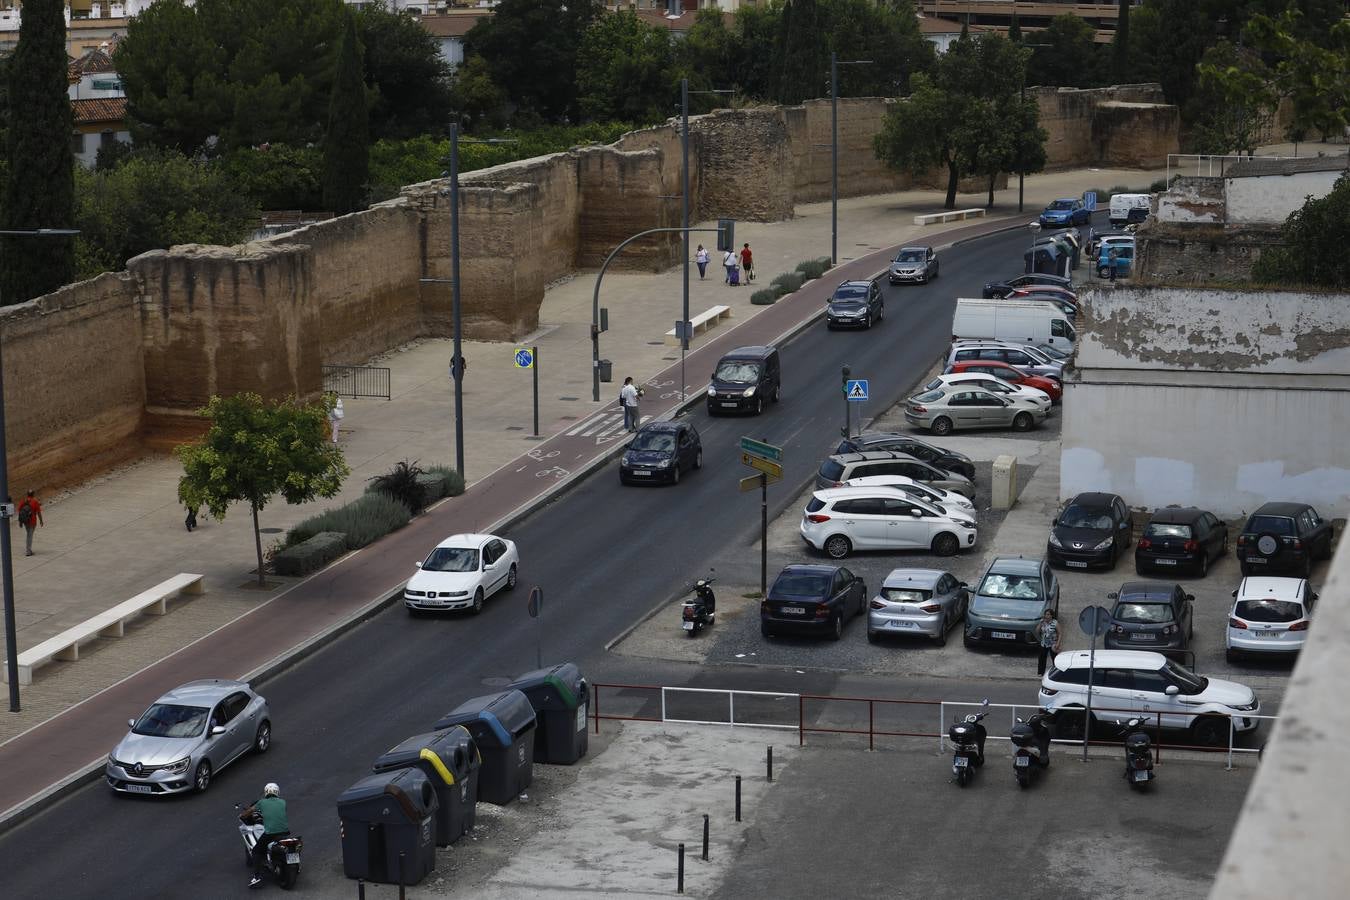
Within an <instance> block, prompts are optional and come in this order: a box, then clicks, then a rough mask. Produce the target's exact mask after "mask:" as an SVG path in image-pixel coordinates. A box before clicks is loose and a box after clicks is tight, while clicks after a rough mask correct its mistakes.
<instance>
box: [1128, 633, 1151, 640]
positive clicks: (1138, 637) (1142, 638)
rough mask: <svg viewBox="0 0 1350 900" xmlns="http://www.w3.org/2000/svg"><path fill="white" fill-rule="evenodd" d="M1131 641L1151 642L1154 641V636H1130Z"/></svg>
mask: <svg viewBox="0 0 1350 900" xmlns="http://www.w3.org/2000/svg"><path fill="white" fill-rule="evenodd" d="M1130 640H1132V641H1151V640H1153V635H1151V634H1132V635H1130Z"/></svg>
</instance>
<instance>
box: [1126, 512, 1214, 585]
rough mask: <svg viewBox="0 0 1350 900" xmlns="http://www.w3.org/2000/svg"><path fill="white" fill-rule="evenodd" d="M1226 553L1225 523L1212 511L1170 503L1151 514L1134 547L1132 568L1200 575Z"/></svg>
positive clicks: (1141, 572) (1143, 571) (1139, 571)
mask: <svg viewBox="0 0 1350 900" xmlns="http://www.w3.org/2000/svg"><path fill="white" fill-rule="evenodd" d="M1227 555H1228V526H1227V525H1225V524H1224V523H1223V522H1220V521H1219V517H1218V516H1216V515H1214V513H1211V512H1206V511H1205V510H1203V509H1195V508H1194V507H1189V506H1188V507H1180V506H1169V507H1167V508H1166V509H1160V510H1158V511H1157V512H1155V513H1154V514H1153V518H1151V519H1149V520H1148V524H1147V525H1145V526H1144V532H1143V534H1141V535H1140V536H1139V543H1137V544H1136V545H1135V547H1134V570H1135V571H1136V572H1138V573H1139V574H1140V575H1146V574H1148V573H1149V572H1151V571H1167V572H1176V571H1178V570H1180V569H1185V570H1187V571H1189V572H1194V573H1195V574H1196V575H1199V576H1201V577H1203V576H1204V575H1205V573H1206V572H1208V571H1209V564H1210V563H1212V562H1214V561H1215V560H1217V559H1222V558H1223V557H1225V556H1227Z"/></svg>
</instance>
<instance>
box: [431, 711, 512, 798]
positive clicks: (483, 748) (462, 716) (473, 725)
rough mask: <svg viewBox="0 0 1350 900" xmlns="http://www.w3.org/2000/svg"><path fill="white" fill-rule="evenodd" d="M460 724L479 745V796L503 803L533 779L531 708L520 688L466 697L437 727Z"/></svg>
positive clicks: (443, 717) (442, 718)
mask: <svg viewBox="0 0 1350 900" xmlns="http://www.w3.org/2000/svg"><path fill="white" fill-rule="evenodd" d="M452 725H463V726H464V727H465V728H467V729H468V731H469V734H471V735H472V736H473V742H474V743H475V744H476V745H477V746H478V753H479V756H480V757H481V758H482V760H483V763H482V767H481V768H480V769H479V770H478V799H479V800H480V801H482V802H483V803H495V804H497V805H498V806H505V805H506V804H508V803H510V802H511V801H512V800H514V799H516V797H517V796H518V795H519V794H520V792H521V791H523V790H525V788H527V787H529V786H530V782H531V781H533V780H534V728H535V717H534V708H533V707H532V706H530V701H529V700H528V699H527V698H526V696H525V695H524V694H522V693H521V692H520V691H504V692H502V693H500V694H488V695H486V696H483V697H474V698H473V699H472V700H466V701H465V702H463V703H461V704H460V705H459V706H457V707H455V708H454V709H452V710H451V711H450V712H448V713H446V714H445V715H443V716H441V718H440V720H439V721H438V722H436V724H435V725H433V726H431V727H432V728H435V729H436V730H437V731H439V730H441V729H442V728H449V727H450V726H452Z"/></svg>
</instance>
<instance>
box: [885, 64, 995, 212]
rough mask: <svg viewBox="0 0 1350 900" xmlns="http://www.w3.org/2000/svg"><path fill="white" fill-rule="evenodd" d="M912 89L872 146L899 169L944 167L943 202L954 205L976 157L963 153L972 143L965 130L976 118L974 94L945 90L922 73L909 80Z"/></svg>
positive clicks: (906, 170) (923, 169) (891, 113)
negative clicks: (961, 180) (959, 187)
mask: <svg viewBox="0 0 1350 900" xmlns="http://www.w3.org/2000/svg"><path fill="white" fill-rule="evenodd" d="M909 88H910V90H909V96H908V97H907V98H905V99H904V100H901V101H900V102H898V103H896V104H895V106H894V107H893V108H892V109H891V110H890V111H889V112H887V114H886V118H885V120H884V122H883V123H882V126H881V131H880V132H879V133H878V134H877V135H876V137H875V138H874V139H873V148H874V150H875V152H876V155H877V158H878V159H880V160H881V161H882V162H884V163H886V164H887V165H889V166H890V167H891V168H893V169H896V170H898V171H902V172H924V171H927V170H929V169H933V168H936V167H938V166H942V167H944V168H946V170H947V199H946V204H945V205H946V208H947V209H954V208H955V207H956V185H957V182H958V181H959V180H960V178H961V175H962V174H963V173H965V172H968V171H970V166H971V164H972V163H973V162H974V161H973V160H972V159H970V158H969V157H968V156H966V155H965V150H966V149H967V148H968V147H969V142H968V141H967V140H966V138H967V135H966V133H965V132H964V130H963V123H964V122H967V121H971V120H973V118H974V117H971V116H970V113H971V110H972V107H973V105H974V102H975V101H974V98H971V97H968V96H963V95H960V94H957V93H954V92H950V91H947V90H943V89H942V88H940V87H939V86H938V85H937V84H935V83H934V82H933V81H932V80H931V79H930V78H929V77H928V76H927V75H925V74H923V73H919V74H917V75H915V76H914V77H913V78H912V79H910V85H909Z"/></svg>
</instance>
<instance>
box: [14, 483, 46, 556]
mask: <svg viewBox="0 0 1350 900" xmlns="http://www.w3.org/2000/svg"><path fill="white" fill-rule="evenodd" d="M19 524H20V525H22V526H23V529H24V531H26V532H27V533H28V543H27V545H26V551H27V552H25V553H24V556H32V555H33V529H34V528H37V527H38V526H39V525H46V524H47V523H46V522H44V521H42V504H41V503H39V502H38V498H37V497H35V496H33V492H32V491H29V492H28V496H27V497H24V498H23V502H22V503H20V504H19Z"/></svg>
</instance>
